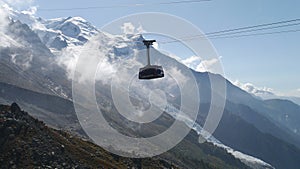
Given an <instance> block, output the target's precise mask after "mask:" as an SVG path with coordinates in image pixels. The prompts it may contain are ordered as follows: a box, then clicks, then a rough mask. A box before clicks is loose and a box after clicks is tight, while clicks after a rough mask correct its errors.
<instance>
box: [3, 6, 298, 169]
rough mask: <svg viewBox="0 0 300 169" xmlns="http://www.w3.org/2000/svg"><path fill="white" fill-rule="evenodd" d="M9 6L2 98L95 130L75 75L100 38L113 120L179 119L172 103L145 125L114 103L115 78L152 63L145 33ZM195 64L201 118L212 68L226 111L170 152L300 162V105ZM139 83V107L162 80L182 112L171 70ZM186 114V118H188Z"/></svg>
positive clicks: (203, 158)
mask: <svg viewBox="0 0 300 169" xmlns="http://www.w3.org/2000/svg"><path fill="white" fill-rule="evenodd" d="M9 11H10V14H9V16H10V19H9V18H8V19H7V23H8V24H7V27H6V28H5V29H4V30H1V32H0V33H1V35H4V36H1V42H5V43H2V44H1V45H0V59H1V60H0V82H1V83H0V103H2V104H10V103H11V102H18V104H20V105H21V106H22V107H23V108H24V109H25V110H26V111H28V112H29V113H30V114H31V115H32V116H34V117H36V118H38V119H40V120H43V121H44V122H45V123H46V124H47V125H49V126H51V127H54V128H56V129H64V130H68V131H70V132H72V133H76V134H77V135H79V136H81V137H87V136H86V134H85V132H84V131H83V130H82V128H81V126H80V124H79V122H78V119H77V117H76V113H75V110H74V107H73V102H72V81H71V80H72V76H73V75H74V71H75V67H76V62H77V60H78V58H79V57H80V56H81V55H82V54H81V51H82V50H86V49H87V48H85V46H84V45H85V44H87V43H92V44H95V45H96V47H95V49H93V50H91V53H92V55H93V54H95V52H101V54H102V55H101V56H100V57H103V58H102V59H103V63H102V65H100V69H101V70H102V71H100V72H97V75H96V90H95V91H96V96H97V102H98V104H99V107H100V109H101V110H105V111H103V112H104V114H105V116H106V118H107V119H108V120H110V122H111V123H112V124H113V126H115V128H116V129H118V130H119V131H120V132H121V133H125V134H127V135H132V136H134V135H135V136H141V135H142V136H152V135H155V134H157V133H159V131H164V130H165V128H167V127H168V125H170V123H172V120H170V119H173V118H174V117H172V113H170V112H167V111H166V110H165V111H166V112H165V113H164V115H163V116H162V117H160V118H159V119H158V120H156V121H155V122H153V123H151V124H149V125H144V126H142V127H140V128H139V129H137V126H138V125H136V124H135V123H132V122H130V121H129V120H126V119H125V118H124V117H121V116H120V115H118V113H117V110H116V106H115V105H114V103H113V98H112V95H111V93H110V90H111V86H110V84H111V83H112V82H115V81H114V79H113V77H114V74H116V73H118V74H119V77H123V78H120V81H117V82H118V83H116V85H117V87H120V88H121V87H122V84H124V81H127V80H128V79H127V77H129V76H130V75H131V74H132V72H131V71H134V70H136V71H137V70H138V66H139V67H141V66H143V65H144V64H145V60H144V59H143V58H142V57H140V56H141V55H142V54H143V53H144V52H145V47H144V46H141V45H139V43H141V42H142V40H143V39H144V38H143V36H140V35H110V34H108V33H105V32H101V31H99V30H98V29H97V28H96V27H94V26H93V25H92V24H90V23H89V22H88V21H86V20H85V19H83V18H81V17H66V18H57V19H50V20H44V19H42V18H37V17H35V16H33V15H31V14H26V13H21V12H18V11H14V10H12V9H9ZM151 50H152V51H151V53H152V55H153V63H158V64H161V65H162V66H163V67H166V68H172V69H169V70H171V71H173V72H172V73H177V74H178V75H182V74H181V70H183V69H188V68H187V67H186V66H185V65H183V64H181V63H180V62H179V61H177V60H175V59H173V58H171V57H169V56H167V55H165V54H162V53H161V52H160V51H159V50H156V49H154V48H152V49H151ZM83 53H84V52H83ZM87 63H88V62H87ZM120 64H122V65H123V66H124V67H126V68H128V67H129V68H131V69H129V70H130V71H128V70H126V69H124V70H123V69H121V71H120ZM132 65H133V66H132ZM130 66H131V67H130ZM87 69H88V65H87ZM192 72H193V75H194V76H195V79H196V81H197V83H198V84H199V95H200V101H201V102H199V105H200V110H199V114H198V117H197V121H196V124H195V125H199V126H203V125H204V122H205V119H206V118H207V113H208V111H209V107H210V104H211V96H212V94H213V93H212V92H216V91H212V90H211V82H210V79H209V76H213V77H214V78H215V79H217V81H219V82H220V83H222V82H223V81H225V82H226V92H227V97H226V106H225V110H224V114H223V117H222V119H221V122H220V125H219V127H218V128H217V130H216V132H215V133H213V136H212V137H211V139H209V140H207V142H206V143H204V144H199V143H198V141H197V140H198V138H197V137H198V133H199V132H200V131H201V127H199V130H197V129H198V128H197V127H195V128H194V130H193V131H191V133H190V134H189V135H188V136H187V138H185V139H184V140H183V142H182V143H180V144H179V145H178V146H176V147H175V148H174V149H172V150H170V152H168V153H166V155H165V157H164V158H166V159H168V160H170V161H175V162H176V163H178V166H180V167H183V168H197V164H199V165H200V163H201V165H202V166H205V165H208V166H210V167H211V168H218V167H219V168H224V166H227V168H228V167H229V168H247V167H250V168H272V166H274V167H275V168H296V167H298V166H299V165H300V160H299V159H300V150H299V149H300V134H299V131H300V126H299V123H298V121H299V120H300V106H299V105H297V104H294V103H292V102H290V101H286V100H278V99H274V100H265V101H264V100H261V99H258V98H257V97H254V96H253V95H251V94H250V93H247V92H246V91H244V90H241V89H240V88H238V87H237V86H235V85H233V84H232V83H231V82H229V81H228V80H226V79H225V77H222V76H221V75H218V74H213V73H209V72H196V71H194V70H192ZM83 77H84V76H83ZM180 77H184V76H180ZM132 84H133V85H132V89H131V90H129V91H128V92H129V95H130V97H131V99H132V100H134V101H133V102H134V103H135V104H136V105H138V106H137V107H138V108H139V109H144V108H145V107H147V106H149V102H148V101H147V98H145V97H144V96H145V95H146V96H147V92H149V90H154V88H153V86H157V87H159V88H162V89H164V91H166V92H167V93H168V95H167V96H166V97H167V101H168V103H169V104H170V106H173V107H174V112H176V111H178V110H177V109H176V108H177V105H180V103H181V100H180V94H179V92H180V91H179V89H178V86H176V85H175V84H176V82H175V81H174V80H172V79H171V78H168V77H167V78H165V80H160V81H155V82H149V83H140V82H139V81H138V80H137V79H136V80H133V82H132ZM88 96H89V95H88V94H87V96H86V97H88ZM191 99H193V98H191ZM213 106H218V105H213ZM85 108H86V109H87V110H89V109H88V107H85ZM6 109H8V108H7V107H6ZM173 120H174V119H173ZM181 121H182V123H183V124H185V123H186V122H185V121H184V120H183V119H182V120H181ZM225 145H226V146H229V147H226V146H225ZM224 147H225V148H224ZM185 149H186V150H189V151H190V152H193V153H190V152H186V154H191V155H182V154H181V153H182V152H181V151H183V150H185ZM214 150H215V151H216V152H215V151H214ZM243 153H244V154H243ZM247 154H248V155H251V156H252V157H251V156H247ZM210 156H212V157H210ZM255 157H256V158H255ZM289 157H290V158H289ZM215 158H216V159H218V160H220V162H218V160H216V161H215V160H214V159H215ZM178 159H180V160H178ZM193 160H194V161H193ZM179 161H181V162H179ZM195 161H196V162H195ZM202 163H204V164H202ZM225 168H226V167H225Z"/></svg>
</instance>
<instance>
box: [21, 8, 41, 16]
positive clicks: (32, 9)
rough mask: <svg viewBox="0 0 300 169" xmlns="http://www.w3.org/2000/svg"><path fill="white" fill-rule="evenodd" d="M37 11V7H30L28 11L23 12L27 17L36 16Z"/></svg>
mask: <svg viewBox="0 0 300 169" xmlns="http://www.w3.org/2000/svg"><path fill="white" fill-rule="evenodd" d="M36 11H37V7H36V6H32V7H29V8H28V9H27V10H22V11H21V12H22V13H23V14H25V15H35V14H36Z"/></svg>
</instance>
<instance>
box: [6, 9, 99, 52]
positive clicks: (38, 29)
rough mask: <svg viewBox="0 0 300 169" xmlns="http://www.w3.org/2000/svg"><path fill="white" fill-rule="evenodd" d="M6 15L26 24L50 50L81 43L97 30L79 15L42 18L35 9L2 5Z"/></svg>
mask: <svg viewBox="0 0 300 169" xmlns="http://www.w3.org/2000/svg"><path fill="white" fill-rule="evenodd" d="M3 8H4V9H5V10H6V11H7V13H8V16H9V17H10V18H11V19H12V20H15V21H16V20H18V21H21V22H22V23H25V24H27V25H28V26H29V27H30V28H31V29H32V30H33V31H34V32H35V33H37V35H38V36H39V38H40V39H41V40H42V42H43V43H44V44H45V45H46V46H47V47H48V48H50V49H51V50H61V49H63V48H65V47H67V46H78V45H83V44H84V43H85V42H86V41H87V40H89V39H90V38H91V37H92V36H93V35H95V34H97V33H98V32H99V31H98V30H97V28H96V27H95V26H93V25H92V24H91V23H89V22H88V21H86V20H85V19H83V18H81V17H78V16H77V17H64V18H55V19H49V20H46V19H42V18H40V17H36V16H35V10H34V9H30V10H29V11H17V10H14V9H12V8H10V7H9V6H7V5H4V6H3Z"/></svg>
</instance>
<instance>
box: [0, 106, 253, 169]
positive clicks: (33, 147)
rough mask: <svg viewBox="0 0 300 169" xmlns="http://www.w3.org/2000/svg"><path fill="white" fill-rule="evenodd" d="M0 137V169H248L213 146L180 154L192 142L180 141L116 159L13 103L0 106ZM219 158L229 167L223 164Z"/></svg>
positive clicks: (114, 156) (191, 145)
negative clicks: (158, 151) (149, 154)
mask: <svg viewBox="0 0 300 169" xmlns="http://www.w3.org/2000/svg"><path fill="white" fill-rule="evenodd" d="M0 135H1V137H0V143H1V144H0V145H1V146H0V152H1V154H0V162H1V163H0V167H1V168H174V169H175V168H199V169H201V168H203V169H204V168H205V169H206V168H207V169H210V168H212V169H213V168H222V167H225V166H227V167H229V168H248V167H246V166H244V165H243V164H242V163H241V162H239V161H237V160H235V159H234V158H233V157H232V156H228V155H226V153H224V152H225V150H222V149H215V150H214V151H212V150H213V149H214V146H213V145H209V144H208V145H202V146H201V147H202V148H203V149H202V151H195V152H194V154H191V155H184V154H181V153H180V151H186V150H188V149H189V148H190V147H193V144H192V143H184V142H183V143H180V144H179V145H178V146H177V147H176V148H175V149H174V150H172V151H171V152H169V153H166V154H163V155H161V156H158V157H153V158H145V159H130V158H124V157H120V156H117V155H114V154H111V153H109V152H107V151H105V150H103V149H102V148H101V147H98V146H97V145H95V144H93V143H91V142H89V141H87V140H83V139H82V138H80V137H76V136H74V135H72V134H71V133H67V132H64V131H62V130H56V129H53V128H50V127H48V126H46V125H45V124H44V123H43V122H42V121H39V120H38V119H36V118H33V117H31V116H30V115H29V114H28V113H27V112H24V111H22V110H21V109H20V107H19V106H18V105H17V104H16V103H13V104H12V105H11V106H5V105H0ZM189 137H194V136H193V135H190V136H189ZM185 142H186V141H185ZM205 147H206V148H205ZM196 149H199V148H196ZM210 149H211V150H210ZM201 153H206V154H211V155H212V156H215V157H214V158H212V157H209V156H207V157H206V158H203V159H202V160H199V161H198V160H197V156H196V155H201ZM187 156H189V157H190V158H192V159H193V160H191V159H189V158H186V157H187ZM218 156H219V157H218ZM222 158H223V159H227V161H228V162H229V163H231V165H228V164H225V163H223V162H222V160H221V159H222ZM194 160H196V161H194ZM214 160H216V161H214ZM230 161H231V162H230Z"/></svg>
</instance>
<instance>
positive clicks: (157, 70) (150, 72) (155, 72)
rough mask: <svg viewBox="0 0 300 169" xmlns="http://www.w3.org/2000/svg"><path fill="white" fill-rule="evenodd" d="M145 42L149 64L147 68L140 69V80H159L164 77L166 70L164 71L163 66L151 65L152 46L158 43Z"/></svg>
mask: <svg viewBox="0 0 300 169" xmlns="http://www.w3.org/2000/svg"><path fill="white" fill-rule="evenodd" d="M143 42H144V45H146V46H147V58H148V64H147V65H146V66H145V67H142V68H140V70H139V79H157V78H162V77H164V70H163V68H162V66H158V65H151V64H150V45H152V44H153V42H156V41H155V40H143Z"/></svg>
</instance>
